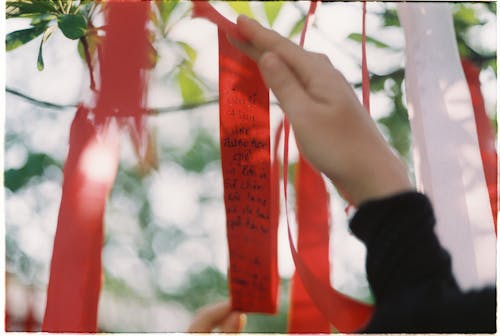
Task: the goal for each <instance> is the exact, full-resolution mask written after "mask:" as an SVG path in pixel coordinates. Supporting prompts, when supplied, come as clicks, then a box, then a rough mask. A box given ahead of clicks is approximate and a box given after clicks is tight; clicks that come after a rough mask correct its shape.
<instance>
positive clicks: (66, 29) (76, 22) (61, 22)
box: [57, 14, 87, 40]
mask: <svg viewBox="0 0 500 336" xmlns="http://www.w3.org/2000/svg"><path fill="white" fill-rule="evenodd" d="M57 24H58V26H59V28H60V29H61V31H62V32H63V34H64V36H66V37H67V38H69V39H71V40H77V39H79V38H80V37H82V36H83V35H85V32H86V30H87V21H86V20H85V17H84V16H83V15H81V14H64V15H61V16H60V17H59V18H58V19H57Z"/></svg>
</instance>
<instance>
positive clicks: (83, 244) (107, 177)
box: [42, 1, 149, 332]
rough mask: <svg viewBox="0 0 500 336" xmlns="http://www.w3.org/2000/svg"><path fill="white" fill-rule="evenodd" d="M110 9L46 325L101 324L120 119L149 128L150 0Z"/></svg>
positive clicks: (81, 114) (78, 328)
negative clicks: (109, 202) (104, 251)
mask: <svg viewBox="0 0 500 336" xmlns="http://www.w3.org/2000/svg"><path fill="white" fill-rule="evenodd" d="M105 8H106V19H107V22H106V35H105V37H104V38H103V42H102V45H103V47H102V50H103V54H102V57H100V60H101V64H100V79H101V83H100V84H101V85H100V90H99V94H98V97H97V104H96V107H95V109H93V110H90V109H88V108H86V107H84V106H80V107H79V108H78V110H77V113H76V115H75V118H74V120H73V123H72V125H71V130H70V139H69V151H68V157H67V159H66V163H65V166H64V182H63V190H62V198H61V206H60V210H59V218H58V224H57V230H56V236H55V239H54V249H53V254H52V261H51V270H50V279H49V285H48V291H47V304H46V309H45V316H44V321H43V324H42V330H43V331H50V332H96V331H97V307H98V302H99V292H100V287H101V278H102V274H101V249H102V244H103V216H104V211H105V207H106V200H107V198H108V195H109V192H110V190H111V188H112V186H113V183H114V179H115V177H116V173H117V169H118V156H119V150H118V139H119V134H118V128H117V127H116V123H115V122H113V120H112V119H113V118H115V117H132V118H133V120H134V127H135V129H136V130H138V132H142V130H143V118H144V114H143V108H142V104H143V100H144V93H145V92H144V91H145V87H146V86H145V82H146V81H145V71H146V70H145V69H146V68H147V63H148V54H147V53H148V49H147V48H148V44H147V43H148V42H147V31H146V23H147V20H148V17H149V2H144V1H140V2H138V1H109V2H107V3H106V6H105ZM124 36H126V38H124ZM131 46H133V47H131ZM120 124H122V125H124V124H125V121H120Z"/></svg>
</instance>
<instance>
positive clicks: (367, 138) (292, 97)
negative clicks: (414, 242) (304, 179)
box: [229, 16, 411, 206]
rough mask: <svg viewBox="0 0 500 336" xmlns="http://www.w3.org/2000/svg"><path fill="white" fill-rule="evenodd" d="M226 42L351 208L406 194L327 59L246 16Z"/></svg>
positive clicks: (396, 168)
mask: <svg viewBox="0 0 500 336" xmlns="http://www.w3.org/2000/svg"><path fill="white" fill-rule="evenodd" d="M237 27H238V31H239V33H240V34H241V35H242V36H243V37H244V38H245V39H246V40H247V41H236V40H234V39H232V38H229V39H230V41H231V43H232V44H233V45H235V46H236V47H237V48H239V49H240V50H241V51H243V52H244V53H245V54H247V55H248V56H249V57H250V58H252V59H253V60H255V61H256V62H257V64H258V66H259V69H260V71H261V74H262V77H263V78H264V81H265V82H266V84H267V85H268V87H269V88H270V89H271V90H272V91H273V92H274V94H275V95H276V97H277V99H278V101H279V102H280V105H281V107H282V109H283V110H284V112H285V114H286V115H287V117H288V119H289V120H290V123H291V125H292V128H293V131H294V133H295V137H296V140H297V143H298V146H299V148H300V150H301V152H302V153H303V154H304V156H305V157H306V158H307V159H308V161H309V162H310V163H311V164H313V165H314V166H315V167H316V168H317V169H318V170H320V171H321V172H323V173H324V174H325V175H326V176H328V177H329V178H330V179H331V180H332V181H333V182H334V184H336V185H337V187H339V189H341V190H343V192H344V193H345V194H347V195H349V201H350V202H351V203H353V204H354V205H355V206H357V205H359V204H360V203H361V202H363V201H366V200H368V199H371V198H380V197H385V196H389V195H391V194H394V193H397V192H401V191H405V190H408V189H411V184H410V182H409V179H408V176H407V172H406V168H405V166H404V164H403V163H402V162H401V161H400V160H399V159H398V158H397V157H396V156H395V155H394V154H393V152H392V151H391V149H390V147H389V146H388V145H387V143H386V142H385V140H384V138H383V137H382V135H381V134H380V133H379V131H378V129H377V127H376V125H375V123H374V122H373V120H372V119H371V118H370V116H369V115H368V113H367V112H366V111H365V109H364V108H363V106H362V105H361V104H360V102H359V100H358V98H357V97H356V94H355V93H354V91H353V89H352V88H351V86H350V85H349V83H348V82H347V80H346V79H345V78H344V76H343V75H342V74H341V73H340V72H339V71H338V70H337V69H335V68H334V67H333V65H332V64H331V63H330V61H329V59H328V57H326V56H325V55H322V54H317V53H312V52H308V51H306V50H304V49H302V48H300V47H298V46H297V45H295V44H294V43H292V42H291V41H290V40H288V39H286V38H284V37H282V36H281V35H279V34H278V33H276V32H274V31H272V30H269V29H266V28H264V27H262V26H261V25H260V24H259V23H258V22H257V21H255V20H252V19H249V18H247V17H245V16H240V17H238V21H237Z"/></svg>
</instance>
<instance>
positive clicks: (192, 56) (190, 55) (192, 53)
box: [177, 41, 198, 64]
mask: <svg viewBox="0 0 500 336" xmlns="http://www.w3.org/2000/svg"><path fill="white" fill-rule="evenodd" d="M177 44H178V45H179V46H181V47H182V49H183V50H184V52H185V53H186V56H187V59H188V61H189V63H191V64H193V63H194V62H195V61H196V57H197V56H198V53H197V52H196V50H194V49H193V47H191V46H190V45H189V44H187V43H186V42H182V41H177Z"/></svg>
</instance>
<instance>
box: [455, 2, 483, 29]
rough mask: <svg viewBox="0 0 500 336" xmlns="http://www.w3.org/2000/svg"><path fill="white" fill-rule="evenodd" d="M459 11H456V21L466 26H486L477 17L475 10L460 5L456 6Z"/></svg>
mask: <svg viewBox="0 0 500 336" xmlns="http://www.w3.org/2000/svg"><path fill="white" fill-rule="evenodd" d="M455 8H457V10H456V11H455V13H454V15H453V18H454V19H455V21H460V22H462V23H463V24H464V25H466V26H474V25H479V24H484V22H483V21H481V20H480V19H479V18H478V17H477V16H476V11H475V10H474V8H473V7H469V6H466V5H464V4H459V5H458V6H456V7H455Z"/></svg>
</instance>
